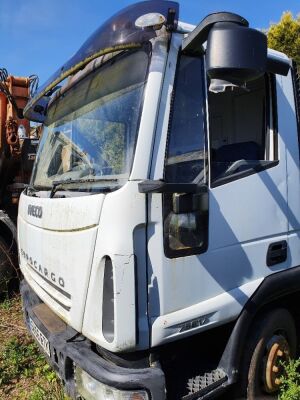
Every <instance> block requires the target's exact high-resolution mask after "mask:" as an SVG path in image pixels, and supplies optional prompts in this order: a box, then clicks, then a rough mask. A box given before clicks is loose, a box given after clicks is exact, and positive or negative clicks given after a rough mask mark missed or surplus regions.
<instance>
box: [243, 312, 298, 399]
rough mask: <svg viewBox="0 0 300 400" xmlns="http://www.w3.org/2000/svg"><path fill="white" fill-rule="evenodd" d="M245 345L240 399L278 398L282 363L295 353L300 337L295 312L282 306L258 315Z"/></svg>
mask: <svg viewBox="0 0 300 400" xmlns="http://www.w3.org/2000/svg"><path fill="white" fill-rule="evenodd" d="M257 318H258V319H257V321H256V322H255V323H254V325H253V327H252V329H251V330H250V332H249V335H248V338H249V339H248V341H247V343H246V345H245V350H244V355H243V360H242V365H241V379H240V384H238V385H237V386H239V390H238V393H237V394H238V396H237V397H236V398H238V399H241V398H243V399H247V400H258V399H260V400H270V399H277V394H278V390H279V385H280V376H281V375H282V374H283V372H284V371H283V366H282V362H286V361H288V360H289V359H290V358H293V357H294V356H295V353H296V345H297V336H296V328H295V322H294V319H293V317H292V315H291V314H290V313H289V312H288V311H287V310H286V309H283V308H278V309H275V310H271V311H269V312H266V313H264V314H261V315H260V316H258V317H257Z"/></svg>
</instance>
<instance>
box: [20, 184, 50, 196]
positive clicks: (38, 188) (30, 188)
mask: <svg viewBox="0 0 300 400" xmlns="http://www.w3.org/2000/svg"><path fill="white" fill-rule="evenodd" d="M49 189H50V188H49V186H39V185H38V186H33V185H26V189H25V190H26V195H28V194H29V192H31V196H32V197H37V195H36V194H34V193H35V192H40V191H42V190H49Z"/></svg>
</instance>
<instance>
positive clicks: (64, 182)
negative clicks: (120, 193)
mask: <svg viewBox="0 0 300 400" xmlns="http://www.w3.org/2000/svg"><path fill="white" fill-rule="evenodd" d="M95 182H118V179H110V178H86V179H71V178H70V179H61V180H59V181H53V182H52V189H51V192H50V196H49V197H50V198H52V197H53V196H54V195H55V193H56V190H57V188H58V187H59V186H62V185H71V184H73V183H75V184H76V183H95ZM101 191H105V192H110V191H111V187H109V186H106V187H103V188H101Z"/></svg>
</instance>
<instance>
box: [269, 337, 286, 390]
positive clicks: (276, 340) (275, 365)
mask: <svg viewBox="0 0 300 400" xmlns="http://www.w3.org/2000/svg"><path fill="white" fill-rule="evenodd" d="M289 358H290V347H289V344H288V341H287V340H286V338H285V337H284V336H282V335H274V336H273V337H272V338H271V339H270V340H269V342H268V343H267V346H266V357H265V359H264V368H263V382H264V390H265V391H266V392H267V393H274V392H276V391H278V388H279V385H280V383H281V381H280V377H281V376H282V375H283V373H284V367H283V365H282V363H285V362H287V361H288V360H289Z"/></svg>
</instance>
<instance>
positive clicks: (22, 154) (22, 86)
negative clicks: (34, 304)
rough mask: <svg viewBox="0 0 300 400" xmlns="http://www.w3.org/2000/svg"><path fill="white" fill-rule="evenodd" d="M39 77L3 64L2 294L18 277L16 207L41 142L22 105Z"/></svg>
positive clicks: (0, 92)
mask: <svg viewBox="0 0 300 400" xmlns="http://www.w3.org/2000/svg"><path fill="white" fill-rule="evenodd" d="M37 85H38V78H37V76H36V75H32V76H30V77H27V78H25V77H16V76H11V75H9V74H8V73H7V70H6V69H4V68H0V295H1V294H3V292H5V291H7V290H10V288H11V285H12V284H13V282H14V281H15V278H18V270H17V267H16V266H17V246H16V241H17V231H16V221H17V211H18V202H19V196H20V193H21V191H22V190H23V188H24V187H25V186H26V184H28V182H29V178H30V173H31V169H32V166H33V161H34V159H35V154H36V148H37V145H38V141H39V140H38V136H39V135H38V132H39V129H38V127H33V128H31V127H30V123H29V121H28V120H27V119H25V118H24V117H23V109H24V107H25V106H26V104H27V102H28V101H29V99H30V97H31V95H32V94H33V92H34V91H35V90H36V88H37Z"/></svg>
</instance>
